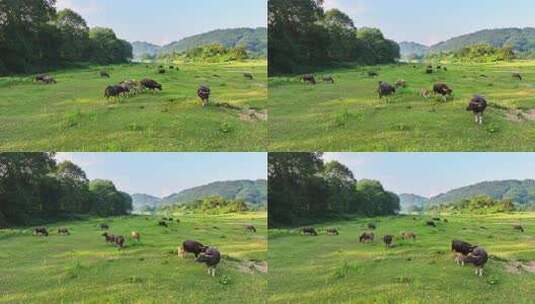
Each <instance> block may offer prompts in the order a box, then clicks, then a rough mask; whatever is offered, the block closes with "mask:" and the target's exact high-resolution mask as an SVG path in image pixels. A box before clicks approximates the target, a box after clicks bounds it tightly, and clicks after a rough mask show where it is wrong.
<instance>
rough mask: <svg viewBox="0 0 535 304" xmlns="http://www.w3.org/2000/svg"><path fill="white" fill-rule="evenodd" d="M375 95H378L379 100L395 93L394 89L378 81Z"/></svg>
mask: <svg viewBox="0 0 535 304" xmlns="http://www.w3.org/2000/svg"><path fill="white" fill-rule="evenodd" d="M377 93H379V98H383V96H390V95H392V94H394V93H396V88H395V87H393V86H392V85H390V84H388V83H386V82H384V81H379V87H378V88H377Z"/></svg>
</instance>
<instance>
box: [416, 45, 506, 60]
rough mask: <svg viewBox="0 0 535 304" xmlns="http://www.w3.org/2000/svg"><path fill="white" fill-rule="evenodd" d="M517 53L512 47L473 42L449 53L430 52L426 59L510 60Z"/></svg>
mask: <svg viewBox="0 0 535 304" xmlns="http://www.w3.org/2000/svg"><path fill="white" fill-rule="evenodd" d="M516 58H517V55H516V53H515V51H514V50H513V48H512V47H503V48H496V47H493V46H492V45H490V44H474V45H469V46H466V47H463V48H462V49H460V50H457V51H454V52H449V53H444V52H443V53H431V54H428V55H427V56H426V59H428V60H440V61H449V62H479V63H486V62H497V61H512V60H514V59H516Z"/></svg>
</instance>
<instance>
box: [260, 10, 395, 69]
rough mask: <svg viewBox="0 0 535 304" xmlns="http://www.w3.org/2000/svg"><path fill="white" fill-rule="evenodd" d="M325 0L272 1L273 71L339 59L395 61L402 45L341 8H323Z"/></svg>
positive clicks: (271, 65)
mask: <svg viewBox="0 0 535 304" xmlns="http://www.w3.org/2000/svg"><path fill="white" fill-rule="evenodd" d="M323 2H324V1H323V0H294V1H286V0H269V2H268V10H269V13H268V24H269V30H268V37H269V51H268V57H269V72H270V74H280V73H296V72H300V71H303V70H305V69H306V68H310V67H317V66H321V65H327V64H333V63H336V62H356V63H360V64H381V63H391V62H394V61H395V60H396V59H398V58H399V57H400V49H399V45H398V44H397V43H396V42H394V41H392V40H388V39H385V37H384V36H383V34H382V33H381V31H380V30H379V29H374V28H359V29H357V28H356V27H355V25H354V23H353V20H352V19H351V18H350V17H349V16H347V15H346V14H345V13H343V12H342V11H340V10H337V9H332V10H327V11H325V10H324V9H323Z"/></svg>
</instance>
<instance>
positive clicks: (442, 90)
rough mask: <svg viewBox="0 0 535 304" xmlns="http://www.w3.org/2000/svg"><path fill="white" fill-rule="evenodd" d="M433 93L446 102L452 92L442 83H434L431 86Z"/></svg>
mask: <svg viewBox="0 0 535 304" xmlns="http://www.w3.org/2000/svg"><path fill="white" fill-rule="evenodd" d="M433 93H434V94H439V95H442V98H443V99H444V100H446V98H447V96H451V93H453V90H452V89H451V88H450V87H448V85H446V84H444V83H436V84H435V85H434V86H433Z"/></svg>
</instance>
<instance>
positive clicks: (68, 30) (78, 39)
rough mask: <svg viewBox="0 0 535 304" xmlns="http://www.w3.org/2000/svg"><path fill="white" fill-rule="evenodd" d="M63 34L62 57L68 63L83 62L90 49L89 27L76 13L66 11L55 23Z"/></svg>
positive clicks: (62, 12)
mask: <svg viewBox="0 0 535 304" xmlns="http://www.w3.org/2000/svg"><path fill="white" fill-rule="evenodd" d="M55 24H56V26H57V27H58V29H59V31H60V32H61V40H62V41H61V46H60V47H59V50H60V56H61V58H62V59H63V60H66V61H81V60H83V59H84V55H87V51H88V48H89V27H88V26H87V23H86V22H85V20H84V19H83V18H82V17H81V16H80V15H79V14H77V13H76V12H74V11H72V10H70V9H65V10H62V11H60V12H59V13H58V15H57V17H56V21H55Z"/></svg>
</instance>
